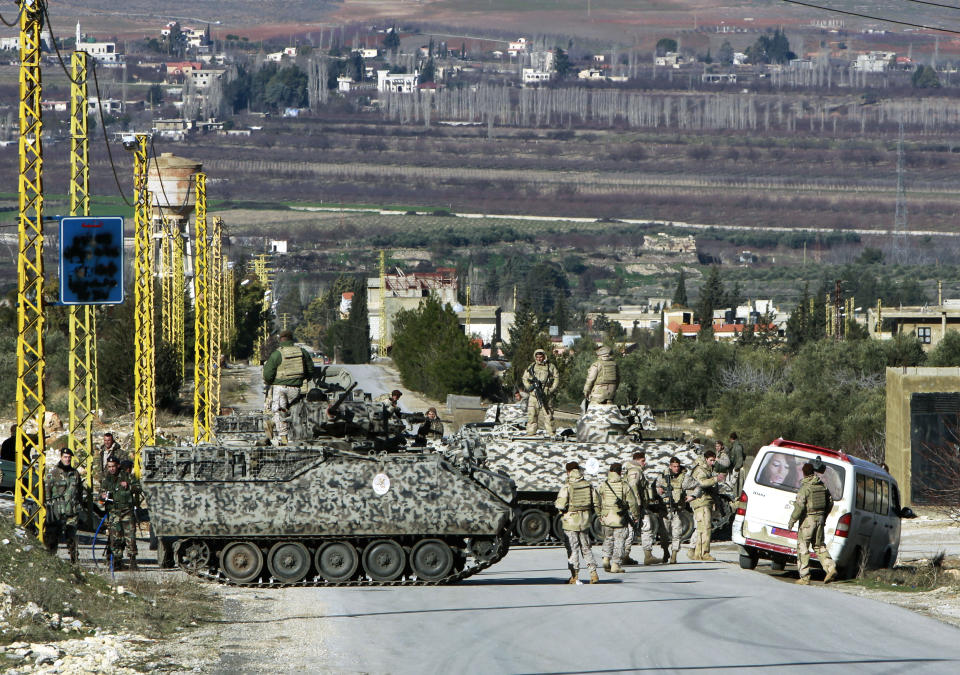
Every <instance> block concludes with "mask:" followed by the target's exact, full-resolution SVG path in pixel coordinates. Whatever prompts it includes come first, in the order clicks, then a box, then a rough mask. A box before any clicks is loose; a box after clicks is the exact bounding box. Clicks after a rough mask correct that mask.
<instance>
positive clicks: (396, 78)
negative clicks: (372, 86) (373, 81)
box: [377, 70, 420, 94]
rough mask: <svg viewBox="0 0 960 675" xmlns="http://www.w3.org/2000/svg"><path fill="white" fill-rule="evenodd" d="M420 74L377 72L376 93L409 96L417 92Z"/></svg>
mask: <svg viewBox="0 0 960 675" xmlns="http://www.w3.org/2000/svg"><path fill="white" fill-rule="evenodd" d="M419 84H420V73H419V72H416V71H415V72H413V73H412V74H411V73H391V72H390V71H389V70H378V71H377V91H396V92H399V93H401V94H409V93H412V92H414V91H416V90H417V85H419Z"/></svg>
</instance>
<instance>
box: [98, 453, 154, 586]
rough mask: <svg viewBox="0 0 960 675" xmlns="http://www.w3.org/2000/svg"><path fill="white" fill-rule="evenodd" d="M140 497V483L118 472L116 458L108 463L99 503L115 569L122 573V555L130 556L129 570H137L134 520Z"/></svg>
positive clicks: (112, 458)
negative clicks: (103, 514)
mask: <svg viewBox="0 0 960 675" xmlns="http://www.w3.org/2000/svg"><path fill="white" fill-rule="evenodd" d="M142 497H143V493H142V492H141V491H140V481H139V480H137V479H136V478H134V477H133V476H132V475H131V474H130V472H129V471H126V470H121V469H120V462H118V461H117V458H116V457H110V458H109V459H108V460H107V472H106V473H105V474H104V476H103V480H102V481H101V483H100V499H101V500H102V501H103V502H104V505H105V506H106V509H107V525H108V527H109V531H110V553H111V554H112V555H113V567H114V569H123V567H124V565H123V551H124V549H125V548H126V549H127V550H128V551H129V552H130V569H131V570H135V569H137V517H136V512H135V509H136V508H137V507H138V506H139V505H140V500H141V499H142Z"/></svg>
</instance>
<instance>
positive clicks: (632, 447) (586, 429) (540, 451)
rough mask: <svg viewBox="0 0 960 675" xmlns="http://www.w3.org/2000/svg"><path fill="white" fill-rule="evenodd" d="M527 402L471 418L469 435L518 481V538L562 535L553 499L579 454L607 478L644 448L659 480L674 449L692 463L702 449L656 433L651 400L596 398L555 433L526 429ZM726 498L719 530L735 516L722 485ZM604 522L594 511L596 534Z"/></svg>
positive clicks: (590, 474) (687, 525)
mask: <svg viewBox="0 0 960 675" xmlns="http://www.w3.org/2000/svg"><path fill="white" fill-rule="evenodd" d="M519 407H520V404H507V405H505V406H503V407H501V409H500V410H499V411H495V412H492V413H490V414H491V415H492V416H493V417H494V419H495V420H496V419H500V420H510V421H503V422H497V421H494V422H480V423H476V424H471V425H467V426H466V427H465V429H464V430H463V431H462V432H461V433H462V435H464V436H468V437H471V438H472V439H473V441H474V443H475V445H477V446H479V447H481V448H482V453H483V455H484V462H485V466H487V467H489V468H491V469H493V470H495V471H499V472H501V473H503V474H504V475H508V476H510V477H511V478H513V479H514V480H515V481H516V482H517V490H518V495H517V499H518V505H519V514H518V516H517V518H516V519H515V521H514V537H515V539H514V541H515V543H520V544H527V545H535V544H545V543H557V542H562V541H563V532H562V527H561V523H560V514H559V513H558V512H557V510H556V508H555V507H554V505H553V502H554V500H555V499H556V496H557V491H558V490H559V489H560V486H561V485H562V484H563V480H564V478H565V471H564V465H565V464H566V463H567V462H569V461H571V460H576V461H578V462H579V463H580V466H582V467H584V473H585V475H586V477H587V478H588V479H591V478H593V479H594V480H595V481H596V480H602V479H603V478H604V477H605V476H606V472H607V468H608V467H609V465H610V464H612V463H614V462H623V461H626V460H628V459H630V458H631V457H632V455H633V453H635V452H638V451H643V452H645V453H646V456H647V472H646V473H647V478H648V480H650V481H656V480H658V479H659V478H660V476H661V475H662V474H663V471H664V470H666V468H667V466H668V464H669V460H670V457H677V458H678V459H679V460H680V461H681V463H682V464H683V465H684V466H686V467H688V468H692V465H693V463H694V462H695V461H696V458H697V453H698V449H697V448H696V446H694V445H693V444H692V443H688V442H686V441H684V440H683V439H682V438H655V437H654V438H651V437H652V436H654V435H655V434H656V431H657V425H656V420H655V418H654V416H653V414H652V411H651V410H650V408H649V407H648V406H643V405H636V406H623V407H620V406H615V405H601V404H591V406H590V408H589V409H588V410H587V411H586V412H585V413H583V414H582V415H581V416H580V418H579V419H578V420H577V425H576V429H567V430H562V431H560V433H559V434H558V435H557V436H556V437H547V436H545V435H543V434H542V433H540V434H537V435H534V436H528V435H526V433H525V429H524V427H525V424H524V422H525V416H524V418H523V419H521V418H520V417H519V415H518V414H516V410H514V408H516V409H518V410H519ZM721 496H722V500H721V503H720V504H719V505H718V507H717V510H716V512H715V516H714V530H715V531H718V530H722V529H723V528H724V527H725V526H726V525H727V524H728V523H729V522H731V521H732V518H733V509H732V500H733V498H734V495H733V493H732V490H730V489H729V488H726V487H725V488H723V490H722V491H721ZM681 517H682V518H683V520H684V533H683V535H682V537H683V539H684V540H686V539H689V537H690V535H691V534H692V533H693V528H694V525H693V514H692V513H690V512H689V511H684V512H683V513H682V515H681ZM602 532H603V528H602V526H601V524H600V522H599V520H598V519H596V518H595V519H594V523H593V525H592V527H591V534H592V535H593V538H594V539H595V540H600V539H602V536H603V534H602Z"/></svg>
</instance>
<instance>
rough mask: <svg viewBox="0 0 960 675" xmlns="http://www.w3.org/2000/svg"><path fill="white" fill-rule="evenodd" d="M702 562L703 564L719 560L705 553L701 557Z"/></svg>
mask: <svg viewBox="0 0 960 675" xmlns="http://www.w3.org/2000/svg"><path fill="white" fill-rule="evenodd" d="M700 560H702V561H703V562H717V559H716V558H714V557H713V556H712V555H710V554H709V553H704V554H703V555H701V556H700Z"/></svg>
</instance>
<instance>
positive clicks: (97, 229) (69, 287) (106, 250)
mask: <svg viewBox="0 0 960 675" xmlns="http://www.w3.org/2000/svg"><path fill="white" fill-rule="evenodd" d="M60 302H61V303H63V304H65V305H116V304H120V303H121V302H123V218H120V217H112V216H111V217H105V218H99V217H97V218H95V217H83V216H76V217H73V216H71V217H69V218H61V219H60Z"/></svg>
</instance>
